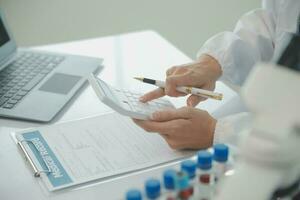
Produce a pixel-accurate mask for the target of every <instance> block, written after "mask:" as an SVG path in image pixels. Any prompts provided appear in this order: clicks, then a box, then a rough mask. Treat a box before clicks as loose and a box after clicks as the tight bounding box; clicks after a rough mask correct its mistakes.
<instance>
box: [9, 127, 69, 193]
mask: <svg viewBox="0 0 300 200" xmlns="http://www.w3.org/2000/svg"><path fill="white" fill-rule="evenodd" d="M12 136H13V139H14V140H15V142H16V144H17V146H18V147H19V149H20V152H21V153H22V154H23V157H24V158H25V160H26V161H28V163H29V167H30V168H31V169H32V171H33V176H34V177H36V178H41V179H43V182H44V183H45V184H46V186H47V188H48V189H49V191H54V190H59V189H62V188H65V187H69V186H70V185H72V182H73V180H72V178H71V177H70V176H69V175H68V173H67V172H66V170H65V169H64V167H63V166H62V164H61V163H60V161H59V160H58V158H57V157H56V155H55V153H54V152H53V151H52V150H51V148H50V147H49V145H48V144H47V142H46V141H45V139H44V138H43V136H42V134H41V133H40V132H39V130H36V129H28V130H26V131H23V133H19V134H17V133H12ZM41 149H42V150H41ZM49 163H50V164H49ZM54 166H55V167H54ZM58 169H59V170H60V173H58Z"/></svg>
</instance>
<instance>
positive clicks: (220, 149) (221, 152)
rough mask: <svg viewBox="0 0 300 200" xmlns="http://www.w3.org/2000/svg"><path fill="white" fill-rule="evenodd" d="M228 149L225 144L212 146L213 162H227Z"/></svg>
mask: <svg viewBox="0 0 300 200" xmlns="http://www.w3.org/2000/svg"><path fill="white" fill-rule="evenodd" d="M228 154H229V148H228V146H227V145H225V144H216V145H214V160H215V161H217V162H226V161H227V160H228Z"/></svg>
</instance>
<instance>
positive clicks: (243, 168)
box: [216, 35, 300, 200]
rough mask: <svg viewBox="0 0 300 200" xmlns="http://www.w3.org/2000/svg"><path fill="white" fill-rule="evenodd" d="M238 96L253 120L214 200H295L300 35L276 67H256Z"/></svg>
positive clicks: (299, 167)
mask: <svg viewBox="0 0 300 200" xmlns="http://www.w3.org/2000/svg"><path fill="white" fill-rule="evenodd" d="M242 96H243V99H244V102H245V104H246V105H247V106H248V108H249V110H250V111H251V112H252V113H253V115H254V122H253V126H252V130H251V131H250V133H249V135H248V136H247V138H246V139H245V140H244V141H243V142H242V143H241V144H240V150H241V156H240V157H239V160H238V162H237V164H236V170H235V173H234V175H233V176H230V177H228V178H226V179H225V180H224V182H223V185H222V186H221V187H220V192H219V194H218V196H217V198H216V199H220V200H221V199H222V200H237V199H238V200H248V199H249V200H264V199H293V200H295V199H300V197H299V191H300V190H299V183H300V36H296V35H294V36H293V37H292V39H291V42H290V43H289V45H288V46H287V48H286V50H285V51H284V53H283V54H282V56H281V58H280V59H279V61H278V63H277V65H275V64H263V63H261V64H257V66H256V67H255V68H254V70H253V71H252V73H251V74H250V76H249V78H248V80H247V81H246V83H245V86H244V87H243V89H242ZM297 192H298V196H295V195H296V194H295V193H297Z"/></svg>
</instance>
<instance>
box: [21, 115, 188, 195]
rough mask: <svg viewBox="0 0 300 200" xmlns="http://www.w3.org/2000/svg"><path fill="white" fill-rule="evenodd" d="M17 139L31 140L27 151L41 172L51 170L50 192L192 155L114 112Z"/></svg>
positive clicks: (46, 178) (48, 178) (34, 131)
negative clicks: (174, 148) (171, 146)
mask: <svg viewBox="0 0 300 200" xmlns="http://www.w3.org/2000/svg"><path fill="white" fill-rule="evenodd" d="M16 137H17V138H18V140H24V139H25V140H30V141H32V142H33V143H32V144H29V145H28V146H27V150H28V151H29V153H30V154H31V155H32V157H33V158H34V159H35V162H37V163H38V164H39V166H40V167H41V168H43V169H46V168H47V167H48V168H50V169H51V171H52V173H49V174H44V175H43V176H42V179H43V181H44V182H45V183H46V186H47V187H48V189H49V190H50V191H54V190H57V189H62V188H65V187H69V186H73V185H77V184H82V183H85V182H89V181H93V180H98V179H101V178H105V177H109V176H113V175H117V174H121V173H125V172H130V171H135V170H139V169H143V168H146V167H150V166H154V165H157V164H160V163H165V162H168V161H171V160H176V159H179V158H183V157H186V156H188V155H191V153H192V152H182V151H174V150H172V149H170V148H169V146H168V145H167V143H166V142H165V141H164V140H163V138H161V137H160V136H159V135H158V134H156V133H147V132H145V131H144V130H142V129H141V128H139V127H137V126H136V125H135V124H134V123H133V122H132V121H131V119H129V118H128V117H124V116H121V115H119V114H118V113H109V114H105V115H101V116H96V117H92V118H86V119H82V120H77V121H72V122H67V123H61V124H56V125H52V126H44V127H41V128H37V129H31V130H25V131H21V132H18V133H17V134H16ZM33 144H34V145H33ZM36 149H38V151H37V150H36ZM40 158H42V159H40Z"/></svg>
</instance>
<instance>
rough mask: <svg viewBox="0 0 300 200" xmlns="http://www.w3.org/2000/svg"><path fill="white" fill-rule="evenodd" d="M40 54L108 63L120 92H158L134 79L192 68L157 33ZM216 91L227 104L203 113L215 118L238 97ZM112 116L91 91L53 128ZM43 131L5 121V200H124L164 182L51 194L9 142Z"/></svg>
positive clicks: (130, 181) (1, 156) (106, 184)
mask: <svg viewBox="0 0 300 200" xmlns="http://www.w3.org/2000/svg"><path fill="white" fill-rule="evenodd" d="M37 49H42V50H47V51H56V52H62V53H71V54H77V55H86V56H93V57H101V58H104V67H105V68H104V70H103V71H102V72H101V73H100V74H99V77H101V78H102V79H104V80H105V81H107V82H108V83H110V84H112V85H115V86H117V87H124V88H129V89H134V90H138V91H146V90H151V89H153V88H154V87H153V86H150V85H146V84H141V83H138V82H137V81H135V80H133V79H132V77H134V76H145V77H150V78H155V79H162V80H163V79H164V76H165V71H166V69H168V68H169V67H171V66H173V65H178V64H183V63H187V62H191V59H190V58H189V57H187V56H186V55H185V54H184V53H182V52H181V51H180V50H178V49H177V48H176V47H174V46H173V45H172V44H171V43H169V42H168V41H167V40H165V39H164V38H162V37H161V36H160V35H159V34H157V33H156V32H153V31H143V32H136V33H130V34H125V35H119V36H111V37H104V38H95V39H88V40H81V41H75V42H68V43H62V44H55V45H49V46H43V47H38V48H37ZM217 91H218V92H222V93H224V96H225V99H224V100H223V101H222V102H218V101H214V100H208V101H206V102H205V103H202V104H201V105H200V106H199V107H200V108H203V109H206V110H208V111H209V112H214V111H216V110H217V109H218V108H220V107H222V105H224V104H228V102H230V101H232V99H234V98H235V97H234V96H235V94H234V93H233V92H232V91H231V90H230V89H229V88H227V87H226V86H225V85H223V84H222V83H218V84H217ZM172 101H173V102H174V104H175V105H176V106H178V107H180V106H184V105H185V104H184V103H185V99H184V98H181V99H176V100H175V99H172ZM107 111H110V109H109V108H108V107H107V106H105V105H103V104H102V103H101V102H99V101H98V99H97V97H96V95H95V94H94V92H93V91H92V89H91V87H89V86H87V87H85V88H84V89H83V90H82V91H81V92H79V94H78V95H76V96H75V98H73V100H72V101H71V102H70V103H69V104H68V105H67V106H66V107H65V108H64V109H63V111H62V112H60V114H59V115H58V116H56V117H55V119H54V120H53V121H52V122H51V123H56V122H58V121H59V122H61V121H65V120H72V119H78V118H83V117H88V116H93V115H98V114H101V113H103V112H107ZM42 125H44V124H39V123H32V122H24V121H17V120H8V119H3V118H2V119H0V134H1V136H0V137H1V139H0V147H1V151H0V199H3V200H18V199H31V200H42V199H55V200H62V199H72V200H77V199H78V200H79V199H120V198H122V196H123V194H124V192H125V191H126V190H127V189H128V188H131V187H134V186H135V187H141V186H142V183H143V181H144V180H145V179H146V178H147V177H150V176H152V177H153V176H154V177H155V176H156V177H160V175H161V170H162V169H163V168H164V167H158V168H155V169H154V170H151V171H150V170H145V171H142V172H138V173H133V174H129V175H126V176H122V177H117V178H114V179H109V180H106V181H102V182H97V183H94V184H92V185H89V187H83V188H80V189H72V190H64V191H60V192H54V193H49V192H47V191H45V190H43V189H42V187H41V186H40V185H39V181H38V178H34V177H33V174H32V170H31V169H30V168H29V165H28V163H26V162H24V159H23V158H22V157H21V155H20V153H19V150H18V148H17V146H16V144H15V143H14V142H13V140H12V139H11V136H10V133H11V131H13V130H16V129H21V128H28V127H32V126H42ZM128 177H130V178H128Z"/></svg>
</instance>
